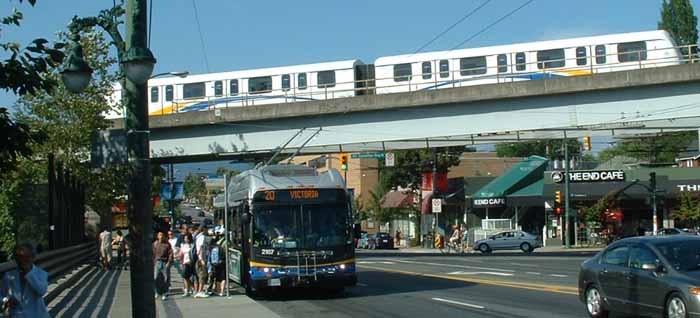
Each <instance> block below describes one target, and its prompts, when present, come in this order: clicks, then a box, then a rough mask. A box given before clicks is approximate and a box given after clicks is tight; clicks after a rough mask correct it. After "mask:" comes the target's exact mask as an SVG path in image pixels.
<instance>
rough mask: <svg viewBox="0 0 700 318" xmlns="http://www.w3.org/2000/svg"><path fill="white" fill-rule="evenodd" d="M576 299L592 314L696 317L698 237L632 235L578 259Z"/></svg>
mask: <svg viewBox="0 0 700 318" xmlns="http://www.w3.org/2000/svg"><path fill="white" fill-rule="evenodd" d="M578 290H579V298H580V299H581V301H582V302H583V303H584V304H586V309H587V311H588V314H589V316H591V317H607V316H608V314H609V313H610V312H611V311H615V312H620V313H626V314H631V315H635V316H651V317H668V318H686V317H700V237H697V236H686V235H676V236H666V237H658V236H657V237H654V236H646V237H643V236H642V237H632V238H627V239H623V240H620V241H617V242H615V243H613V244H611V245H609V246H608V247H607V248H606V249H605V250H603V251H601V252H600V253H598V254H597V255H596V256H594V257H593V258H591V259H589V260H587V261H585V262H584V263H583V264H581V270H580V272H579V282H578Z"/></svg>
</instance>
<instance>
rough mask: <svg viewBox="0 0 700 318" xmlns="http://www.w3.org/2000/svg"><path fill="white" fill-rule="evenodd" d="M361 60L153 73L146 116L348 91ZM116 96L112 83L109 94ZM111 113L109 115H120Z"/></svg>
mask: <svg viewBox="0 0 700 318" xmlns="http://www.w3.org/2000/svg"><path fill="white" fill-rule="evenodd" d="M363 66H364V64H363V63H362V61H360V60H347V61H337V62H327V63H316V64H305V65H295V66H284V67H274V68H264V69H254V70H245V71H234V72H222V73H210V74H200V75H190V76H187V77H184V78H179V77H168V78H156V79H151V80H149V81H148V113H149V115H150V116H157V115H166V114H172V113H179V112H189V111H203V110H211V109H215V108H226V107H240V106H250V105H262V104H274V103H285V102H298V101H309V100H323V99H331V98H340V97H350V96H355V95H357V94H359V93H358V92H362V91H363V90H361V89H358V88H359V87H360V86H358V85H361V81H359V82H358V80H357V76H360V75H361V74H362V73H363V71H362V70H361V69H362V67H363ZM120 99H121V86H120V85H115V89H114V92H113V95H112V97H111V100H112V101H113V102H118V101H119V100H120ZM123 116H124V115H123V113H122V114H117V113H112V114H109V115H108V118H118V117H123Z"/></svg>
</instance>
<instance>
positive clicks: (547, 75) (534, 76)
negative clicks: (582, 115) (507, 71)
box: [421, 73, 566, 91]
mask: <svg viewBox="0 0 700 318" xmlns="http://www.w3.org/2000/svg"><path fill="white" fill-rule="evenodd" d="M565 76H566V75H561V74H556V73H533V74H512V75H503V76H501V77H499V78H512V79H523V80H540V79H548V78H557V77H565ZM485 79H493V77H490V78H485ZM473 80H474V79H473V78H469V79H461V80H454V81H447V82H442V83H440V84H437V85H433V86H429V87H426V88H423V89H421V90H423V91H429V90H434V89H438V88H440V87H443V86H446V85H452V84H456V83H461V82H468V81H473Z"/></svg>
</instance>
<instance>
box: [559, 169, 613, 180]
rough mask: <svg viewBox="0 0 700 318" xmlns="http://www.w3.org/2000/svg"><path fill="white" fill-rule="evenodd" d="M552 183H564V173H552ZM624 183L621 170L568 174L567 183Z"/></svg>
mask: <svg viewBox="0 0 700 318" xmlns="http://www.w3.org/2000/svg"><path fill="white" fill-rule="evenodd" d="M552 181H554V182H555V183H560V182H563V181H564V173H563V172H561V171H554V172H552ZM620 181H625V172H624V171H622V170H595V171H573V172H569V182H620Z"/></svg>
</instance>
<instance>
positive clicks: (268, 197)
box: [265, 191, 276, 201]
mask: <svg viewBox="0 0 700 318" xmlns="http://www.w3.org/2000/svg"><path fill="white" fill-rule="evenodd" d="M275 194H276V193H275V191H265V201H275Z"/></svg>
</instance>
